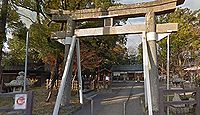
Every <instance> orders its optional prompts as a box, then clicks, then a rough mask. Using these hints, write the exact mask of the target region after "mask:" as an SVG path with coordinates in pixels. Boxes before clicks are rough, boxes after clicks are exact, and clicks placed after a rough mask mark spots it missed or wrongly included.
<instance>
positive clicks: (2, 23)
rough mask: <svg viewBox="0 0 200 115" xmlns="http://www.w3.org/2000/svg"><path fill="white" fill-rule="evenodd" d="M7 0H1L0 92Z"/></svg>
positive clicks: (0, 86)
mask: <svg viewBox="0 0 200 115" xmlns="http://www.w3.org/2000/svg"><path fill="white" fill-rule="evenodd" d="M7 7H8V0H3V1H2V8H1V16H0V92H2V89H3V78H2V73H3V72H2V65H1V63H2V48H3V41H4V40H5V39H6V31H5V30H6V20H7V11H8V10H7V9H8V8H7Z"/></svg>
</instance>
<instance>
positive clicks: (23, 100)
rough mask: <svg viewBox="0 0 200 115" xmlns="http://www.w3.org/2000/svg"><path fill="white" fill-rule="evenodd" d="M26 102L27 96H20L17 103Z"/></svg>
mask: <svg viewBox="0 0 200 115" xmlns="http://www.w3.org/2000/svg"><path fill="white" fill-rule="evenodd" d="M24 103H25V98H24V97H19V98H18V99H17V104H19V105H23V104H24Z"/></svg>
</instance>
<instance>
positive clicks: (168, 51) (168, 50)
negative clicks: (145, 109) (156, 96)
mask: <svg viewBox="0 0 200 115" xmlns="http://www.w3.org/2000/svg"><path fill="white" fill-rule="evenodd" d="M169 48H170V47H169V35H168V37H167V89H169V53H170V49H169ZM167 101H169V96H167ZM167 115H169V107H167Z"/></svg>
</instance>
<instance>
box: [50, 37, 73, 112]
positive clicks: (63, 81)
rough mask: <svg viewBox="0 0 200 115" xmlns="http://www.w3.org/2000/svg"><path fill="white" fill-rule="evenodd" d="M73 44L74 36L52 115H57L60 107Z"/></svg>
mask: <svg viewBox="0 0 200 115" xmlns="http://www.w3.org/2000/svg"><path fill="white" fill-rule="evenodd" d="M75 44H76V37H75V36H73V38H72V42H71V46H70V49H69V54H68V57H67V61H66V65H65V69H64V72H63V76H62V80H61V84H60V88H59V91H58V96H57V99H56V104H55V107H54V110H53V115H58V112H59V108H60V104H61V100H62V96H63V92H64V87H65V83H66V79H67V75H68V73H69V69H70V63H71V61H72V56H73V52H74V47H75Z"/></svg>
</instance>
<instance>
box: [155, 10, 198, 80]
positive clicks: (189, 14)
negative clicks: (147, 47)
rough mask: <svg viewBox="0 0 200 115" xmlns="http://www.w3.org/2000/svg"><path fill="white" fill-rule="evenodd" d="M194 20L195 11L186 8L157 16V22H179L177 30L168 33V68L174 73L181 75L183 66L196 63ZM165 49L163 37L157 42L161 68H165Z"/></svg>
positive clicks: (196, 49)
mask: <svg viewBox="0 0 200 115" xmlns="http://www.w3.org/2000/svg"><path fill="white" fill-rule="evenodd" d="M196 20H197V17H196V15H195V13H194V12H193V11H191V10H190V9H187V8H185V9H177V10H176V11H175V12H174V13H170V14H167V15H162V16H160V17H158V23H166V22H168V23H170V22H171V23H179V26H178V32H176V33H173V34H171V35H170V60H171V61H170V68H171V70H173V72H174V74H179V75H180V76H182V75H183V73H182V69H183V68H184V67H186V66H187V65H188V64H194V63H196V62H195V61H196V60H195V58H196V54H195V53H194V52H195V51H198V49H199V48H200V47H199V45H198V44H199V43H200V42H199V40H198V39H197V33H196V32H195V31H194V27H195V22H196ZM166 50H167V47H166V39H163V40H161V41H160V42H159V57H158V60H159V67H160V68H162V70H165V68H166ZM189 52H190V53H189ZM188 54H191V55H188ZM164 73H165V71H164Z"/></svg>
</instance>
